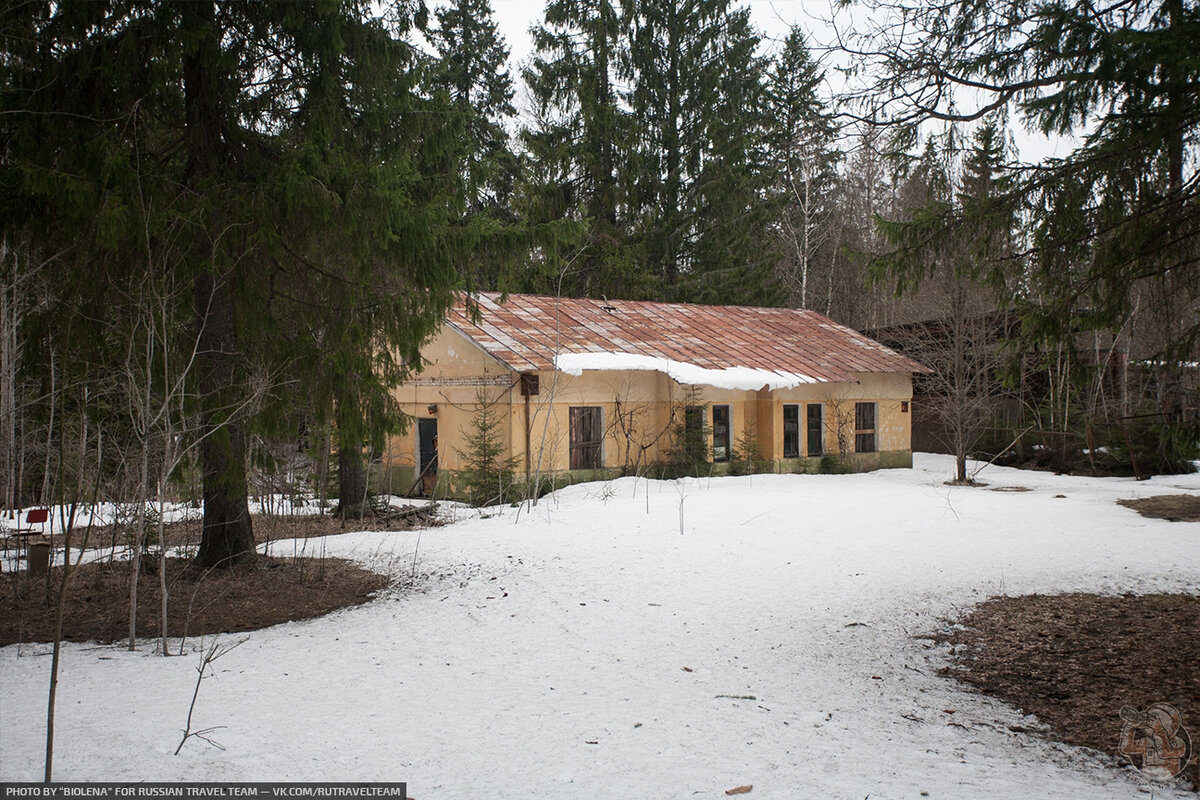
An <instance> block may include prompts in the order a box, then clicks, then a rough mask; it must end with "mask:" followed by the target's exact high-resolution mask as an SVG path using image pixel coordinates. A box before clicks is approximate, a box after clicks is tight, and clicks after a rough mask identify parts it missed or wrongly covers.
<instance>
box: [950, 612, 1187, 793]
mask: <svg viewBox="0 0 1200 800" xmlns="http://www.w3.org/2000/svg"><path fill="white" fill-rule="evenodd" d="M962 623H963V625H964V626H965V628H964V629H959V630H956V631H955V632H954V633H952V634H951V635H949V636H947V637H939V639H940V640H942V641H945V642H947V643H949V644H953V645H964V647H960V648H955V653H956V655H955V656H954V660H955V663H954V666H952V667H948V668H946V669H943V670H942V674H943V675H948V676H950V677H953V678H956V679H958V680H960V681H962V682H964V683H966V684H968V685H969V686H972V687H974V688H975V689H977V690H979V691H980V692H983V693H985V694H988V695H991V696H993V697H997V698H999V699H1001V700H1004V701H1005V702H1007V703H1009V704H1010V705H1013V706H1016V707H1017V708H1019V709H1021V710H1022V711H1023V712H1025V713H1028V714H1034V715H1035V716H1037V718H1038V719H1039V720H1041V721H1042V722H1043V723H1045V724H1046V725H1047V726H1049V728H1050V731H1051V733H1050V734H1048V735H1050V736H1052V737H1053V738H1056V739H1059V740H1061V741H1063V742H1066V743H1068V744H1073V745H1081V746H1084V747H1090V748H1094V749H1096V750H1100V751H1102V752H1105V753H1108V754H1110V755H1113V756H1116V757H1118V758H1122V756H1121V754H1120V752H1119V749H1118V748H1119V746H1120V742H1121V731H1122V724H1123V722H1122V719H1121V716H1120V712H1121V709H1122V708H1123V707H1124V706H1132V707H1133V708H1135V709H1138V710H1142V709H1145V708H1147V707H1148V706H1150V705H1151V704H1153V703H1170V704H1171V705H1173V706H1174V707H1175V708H1176V709H1178V710H1179V711H1180V713H1181V714H1182V716H1183V725H1184V727H1185V728H1186V729H1187V730H1188V731H1190V733H1191V739H1192V742H1193V743H1196V742H1198V741H1200V669H1197V664H1200V633H1198V632H1200V597H1197V596H1195V595H1190V594H1156V595H1138V596H1133V595H1128V596H1123V597H1101V596H1097V595H1092V594H1067V595H1026V596H1022V597H1001V598H993V599H991V600H988V601H987V602H985V603H983V604H981V605H980V606H978V607H977V608H976V609H975V610H974V611H972V612H971V614H970V615H969V616H967V617H966V619H964V620H963V621H962ZM1194 750H1195V748H1194V747H1193V752H1194ZM1183 777H1185V778H1186V779H1187V780H1189V781H1190V782H1191V783H1192V785H1193V786H1200V771H1198V767H1197V763H1196V760H1195V759H1194V758H1193V760H1192V763H1191V765H1190V766H1189V767H1188V768H1187V769H1186V770H1185V772H1184V775H1183Z"/></svg>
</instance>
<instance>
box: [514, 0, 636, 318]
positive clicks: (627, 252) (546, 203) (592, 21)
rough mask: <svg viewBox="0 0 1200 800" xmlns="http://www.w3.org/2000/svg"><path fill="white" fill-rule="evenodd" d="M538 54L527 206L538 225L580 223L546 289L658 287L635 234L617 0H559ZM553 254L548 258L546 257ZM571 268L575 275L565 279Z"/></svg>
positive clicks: (586, 291) (548, 14) (583, 292)
mask: <svg viewBox="0 0 1200 800" xmlns="http://www.w3.org/2000/svg"><path fill="white" fill-rule="evenodd" d="M533 41H534V45H535V47H536V48H537V53H536V55H535V56H534V58H533V61H532V63H531V64H530V65H529V67H528V68H526V69H525V71H524V79H525V83H526V85H527V86H528V88H529V93H530V97H531V99H532V101H533V104H534V108H533V112H534V124H532V125H530V126H527V127H526V128H525V129H524V130H523V131H522V139H523V142H524V144H525V148H526V150H527V153H528V159H529V162H530V163H529V166H528V173H527V182H526V185H525V187H524V208H525V212H526V215H527V216H528V218H529V220H530V222H531V224H534V225H536V224H538V223H545V222H548V221H551V220H556V219H566V220H571V221H573V222H575V225H574V226H572V227H571V228H568V229H566V230H564V231H563V233H564V234H565V235H566V238H565V239H563V240H561V241H558V242H556V243H555V245H556V246H555V247H553V248H551V249H552V250H554V251H555V252H558V251H565V252H567V253H569V254H570V255H569V256H567V263H560V262H559V261H552V262H551V263H547V264H546V265H545V268H546V271H545V272H544V273H543V277H542V280H541V282H540V286H539V287H538V288H540V289H541V290H548V291H551V292H556V291H559V290H562V291H564V292H566V293H568V294H572V295H578V296H593V297H595V296H600V295H602V294H611V295H613V296H614V297H641V296H647V295H648V294H651V293H652V290H651V289H650V287H648V286H647V284H646V273H645V270H644V269H642V267H641V265H640V264H639V261H640V258H639V256H638V254H637V253H636V252H633V251H631V249H630V244H629V241H628V237H629V232H628V226H629V219H628V217H629V214H630V213H632V212H631V209H630V207H629V200H628V187H627V185H626V182H625V180H624V179H623V177H622V176H623V175H624V174H625V173H626V172H627V171H628V170H629V168H630V166H631V165H630V163H629V158H630V156H631V151H630V149H629V144H628V142H629V139H628V137H629V118H628V113H627V111H626V110H625V109H624V108H623V107H622V106H621V103H620V97H619V93H618V81H619V76H620V74H621V73H620V69H621V62H622V59H623V53H624V50H625V47H626V44H625V42H624V40H623V38H622V27H621V16H620V11H619V9H618V7H617V5H616V4H615V3H614V2H613V0H550V2H548V3H547V4H546V9H545V21H544V24H542V25H539V26H536V27H535V28H534V29H533ZM543 257H545V256H544V255H543ZM556 272H562V274H563V276H564V278H565V280H561V281H560V280H558V279H557V278H556V276H555V273H556Z"/></svg>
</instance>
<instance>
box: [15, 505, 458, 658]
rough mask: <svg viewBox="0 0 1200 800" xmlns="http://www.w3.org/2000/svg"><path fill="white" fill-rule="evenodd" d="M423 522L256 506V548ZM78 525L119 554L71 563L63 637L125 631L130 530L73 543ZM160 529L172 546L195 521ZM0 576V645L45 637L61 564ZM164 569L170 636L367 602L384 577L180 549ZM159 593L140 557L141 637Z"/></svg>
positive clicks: (297, 561)
mask: <svg viewBox="0 0 1200 800" xmlns="http://www.w3.org/2000/svg"><path fill="white" fill-rule="evenodd" d="M431 524H438V523H437V522H436V521H432V520H430V518H429V517H426V516H411V517H409V518H406V519H395V518H392V519H386V520H380V519H368V520H354V521H350V522H343V521H342V520H339V519H335V518H332V517H328V516H321V515H308V516H256V517H255V518H254V533H255V539H256V540H257V541H258V543H259V548H260V550H264V549H265V550H266V551H267V552H272V549H271V548H270V547H269V544H270V543H272V542H278V541H281V540H287V539H308V538H313V537H319V536H330V535H335V534H340V533H345V532H347V531H361V530H409V529H412V528H416V527H428V526H429V525H431ZM85 535H86V542H87V546H88V547H89V548H93V549H97V548H98V549H100V551H101V553H103V552H104V551H106V550H107V551H110V552H111V553H113V554H114V556H118V557H110V558H102V559H100V560H98V561H96V562H94V563H90V564H85V565H83V566H82V567H79V568H77V569H75V570H73V571H72V575H71V579H70V583H69V587H68V594H67V599H66V604H65V609H66V610H65V617H64V620H63V639H64V640H67V641H96V642H115V641H119V640H121V639H123V638H125V637H127V636H128V635H129V588H130V580H131V570H130V564H129V562H128V561H127V560H124V559H122V558H120V557H119V554H120V553H122V552H124V551H125V550H126V543H127V542H128V541H129V540H130V534H129V530H128V528H122V527H121V526H106V527H102V528H94V529H92V530H90V531H86V534H85V531H82V530H80V531H76V532H75V533H74V534H73V536H72V546H73V547H78V546H79V544H80V543H81V542H83V541H84V539H85ZM165 538H166V540H167V542H168V544H169V545H171V546H172V547H182V548H190V547H195V546H197V545H198V544H199V542H200V521H199V520H189V521H185V522H178V523H173V524H171V525H167V526H166V528H165ZM53 540H54V541H53V545H54V546H55V547H56V548H61V547H62V546H63V537H62V536H61V535H55V536H54V537H53ZM275 550H276V552H277V551H278V550H279V548H275ZM288 550H291V548H290V547H289V548H288ZM73 552H74V551H73ZM310 552H311V550H310ZM0 578H2V580H0V646H3V645H8V644H13V643H16V642H47V641H52V639H53V635H54V601H55V599H56V598H57V593H58V586H59V582H60V581H61V580H62V568H61V567H56V568H54V569H52V570H51V571H50V573H49V575H48V576H47V577H38V578H32V579H31V578H30V576H29V575H28V573H26V572H24V571H20V572H11V573H6V574H3V575H0ZM167 579H168V583H167V595H168V604H167V606H168V617H167V632H168V634H169V635H170V637H172V638H177V637H180V636H184V635H186V636H189V637H190V636H201V635H206V634H211V633H222V632H232V631H247V630H255V629H258V628H264V627H267V626H270V625H276V624H279V623H281V622H287V621H289V620H300V619H309V618H312V617H318V616H322V615H324V614H328V613H329V612H331V611H334V610H336V609H339V608H345V607H347V606H352V605H357V604H359V603H363V602H366V601H367V600H368V599H370V597H371V596H372V594H373V593H374V592H376V591H378V590H379V589H381V588H383V587H384V586H386V585H387V583H388V579H387V578H385V577H384V576H382V575H378V574H376V573H374V572H371V571H369V570H366V569H363V568H362V567H359V566H357V565H355V564H352V563H350V562H348V561H343V560H341V559H336V558H296V557H291V558H273V557H260V558H259V559H258V560H257V562H256V563H254V564H252V565H248V566H243V567H237V568H234V569H219V570H205V571H200V570H197V569H195V568H194V567H192V566H191V564H190V562H189V561H188V560H186V559H170V560H169V562H168V566H167ZM160 601H161V595H160V591H159V580H158V561H157V559H156V558H155V559H150V558H146V559H144V560H143V568H142V570H141V575H140V576H139V580H138V615H137V616H138V636H139V637H153V636H158V635H159V617H160V610H159V606H160Z"/></svg>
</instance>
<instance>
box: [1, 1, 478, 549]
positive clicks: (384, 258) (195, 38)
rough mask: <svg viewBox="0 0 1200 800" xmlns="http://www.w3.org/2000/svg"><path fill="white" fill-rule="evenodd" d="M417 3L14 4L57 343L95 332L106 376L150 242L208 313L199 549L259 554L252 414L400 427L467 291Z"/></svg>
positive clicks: (450, 148)
mask: <svg viewBox="0 0 1200 800" xmlns="http://www.w3.org/2000/svg"><path fill="white" fill-rule="evenodd" d="M420 16H421V14H420V8H419V7H418V6H416V5H409V4H407V3H394V4H390V5H387V6H385V7H383V8H381V9H380V8H377V7H376V6H374V5H371V4H367V3H358V2H341V3H333V4H329V3H287V4H216V3H212V2H202V1H200V0H198V1H197V2H190V3H181V4H160V3H151V2H129V3H121V4H91V3H88V4H61V5H57V6H49V5H43V4H25V5H22V6H21V7H19V8H18V9H16V10H15V13H14V14H12V15H9V16H6V17H5V18H4V21H3V24H4V25H5V26H6V30H5V34H6V35H5V37H4V47H5V48H6V52H5V57H4V58H0V68H2V69H3V70H4V75H3V77H4V81H3V87H4V90H3V93H2V95H0V97H2V103H3V108H2V110H3V112H4V113H3V114H2V115H0V119H2V120H3V121H2V122H0V124H2V125H4V132H3V134H4V140H5V142H6V147H5V148H4V151H3V156H2V160H0V167H2V170H3V172H2V173H0V174H2V178H0V180H2V185H3V192H4V194H3V199H2V202H3V204H4V208H5V209H6V210H9V211H11V212H12V213H11V214H7V215H5V217H4V220H3V223H0V224H3V225H4V231H3V235H4V236H5V237H6V238H9V237H12V238H14V239H18V240H21V241H28V242H29V243H30V246H31V247H33V248H35V249H37V250H38V251H39V252H43V253H48V254H49V253H59V254H60V255H61V256H62V257H60V258H57V259H54V260H52V261H50V262H48V263H49V264H50V267H48V276H50V277H53V279H54V280H55V281H56V282H57V283H58V285H60V286H61V287H62V289H61V290H60V291H59V293H58V294H57V296H56V298H55V301H54V302H53V303H51V304H49V305H48V306H47V307H46V309H45V314H44V319H46V320H55V321H56V324H58V325H59V326H60V327H61V328H62V329H63V331H64V334H63V335H62V336H60V337H58V338H57V339H55V346H56V347H61V348H62V352H61V353H60V357H59V363H63V362H64V361H66V360H68V359H65V358H63V354H65V353H74V352H80V353H83V352H87V351H89V350H91V351H97V354H96V357H95V358H94V359H80V363H82V364H84V365H86V366H81V367H79V368H80V369H81V370H84V369H86V370H87V372H86V373H85V375H86V376H87V377H88V378H89V379H92V380H97V381H99V380H101V379H102V378H103V375H102V374H99V373H93V372H92V370H94V369H95V365H96V364H98V363H104V359H105V358H106V357H108V358H110V359H111V355H112V354H111V353H106V352H104V348H106V347H109V346H111V345H112V343H113V341H117V339H118V338H119V337H113V338H112V340H106V339H103V338H101V337H97V336H96V335H95V334H94V328H95V320H97V319H100V320H103V319H105V318H106V317H107V316H111V317H114V318H116V317H119V316H121V314H119V313H118V312H120V309H121V308H122V304H123V303H128V302H130V301H129V299H128V298H127V297H125V296H124V295H125V292H124V290H126V289H127V288H128V287H129V286H130V285H134V284H132V283H131V281H130V277H131V276H132V275H134V274H135V273H137V271H138V270H142V269H144V267H145V266H146V264H147V263H149V262H150V261H151V260H154V262H155V268H156V269H168V270H171V271H172V272H173V274H174V276H175V282H176V283H177V284H183V285H191V286H192V287H193V289H194V291H193V295H192V297H191V298H190V302H187V303H186V304H184V303H182V302H181V303H180V304H179V305H178V306H177V308H176V312H177V313H180V314H187V315H189V316H190V317H191V319H192V321H193V324H192V325H190V326H187V329H188V330H190V331H191V332H192V335H197V336H198V347H197V348H196V369H195V370H194V372H193V373H190V374H189V381H192V383H191V384H190V386H191V388H190V390H189V392H188V395H189V397H191V398H192V400H191V402H192V410H193V411H194V413H196V414H197V415H198V416H199V417H200V419H201V422H202V426H203V428H202V431H201V438H200V440H199V442H200V450H201V462H202V471H203V477H204V487H203V488H204V500H205V504H204V506H205V507H204V515H205V518H204V532H203V537H202V541H201V547H200V552H199V555H198V561H199V562H200V563H201V564H204V565H216V564H221V565H227V564H232V563H235V562H238V561H243V560H246V559H249V558H252V557H253V555H254V540H253V533H252V530H251V527H250V518H249V514H248V508H247V498H246V474H245V469H246V465H245V439H246V435H247V431H248V430H252V429H257V430H269V429H278V428H280V427H281V426H283V425H286V424H288V423H290V422H294V421H295V420H296V417H297V414H296V413H294V410H295V409H296V408H297V407H298V406H300V405H309V401H310V399H311V400H312V401H313V403H314V404H315V405H316V407H317V408H318V413H319V414H324V415H326V416H332V415H333V414H334V413H335V411H336V412H337V414H338V415H339V418H338V420H337V422H338V426H339V438H341V439H343V440H345V439H349V440H353V441H352V445H351V446H352V447H354V448H357V447H358V446H359V445H361V443H362V442H363V441H364V440H365V439H366V438H368V437H367V434H368V433H371V432H374V431H378V430H380V429H382V428H386V427H387V426H389V425H392V426H394V425H395V424H396V420H397V417H396V415H395V408H394V404H392V403H391V402H390V399H389V397H388V395H387V389H388V387H389V386H391V385H394V384H395V382H396V381H398V380H399V379H400V378H402V377H403V375H404V374H406V372H407V370H409V369H411V368H412V367H413V366H414V365H416V364H417V363H418V358H419V353H418V350H419V345H420V341H421V340H422V338H423V337H424V336H426V335H428V333H429V332H430V331H431V330H432V329H433V328H434V327H435V326H436V324H437V321H438V320H439V319H440V316H441V313H442V311H443V310H444V309H445V307H446V306H447V305H448V304H449V302H450V299H451V287H452V286H453V284H454V282H455V280H456V278H457V274H456V271H455V264H456V262H457V257H458V256H459V249H458V246H457V244H456V242H458V241H459V239H458V238H457V237H456V235H455V233H454V229H453V228H452V227H451V223H452V222H454V221H455V220H456V219H457V215H458V209H459V208H461V192H460V189H459V184H458V180H457V178H451V179H447V177H446V176H447V175H454V174H455V173H454V170H453V169H451V168H450V165H452V164H454V163H457V158H456V157H455V147H456V143H457V142H459V141H460V139H459V137H458V136H457V135H456V133H455V128H454V126H453V124H452V123H451V124H447V122H446V120H447V119H451V118H450V117H449V116H448V115H447V114H445V113H443V112H444V109H442V108H439V107H438V106H437V105H436V102H435V101H431V100H430V99H429V98H428V97H426V96H424V95H423V94H422V92H421V89H420V87H419V85H418V80H419V75H420V62H419V59H418V58H417V57H416V55H415V51H414V50H413V48H412V47H411V46H410V45H409V44H408V43H407V42H406V41H405V40H404V35H405V30H406V29H407V28H408V27H409V26H411V25H412V24H413V23H414V22H417V21H419V18H420ZM9 48H11V49H9ZM17 51H20V52H17ZM160 253H170V254H171V258H170V259H169V260H166V261H164V260H163V259H161V258H159V257H158V254H160ZM51 273H52V276H51ZM83 276H86V280H85V279H84V277H83ZM94 312H98V313H94ZM110 312H111V313H110ZM124 316H125V317H126V318H132V317H133V316H134V315H132V314H125V315H124ZM181 327H182V326H181ZM118 352H119V351H118ZM109 363H112V362H111V360H110V361H109ZM298 386H299V387H303V389H304V391H298V390H297V387H298ZM344 445H345V442H344V441H343V446H344ZM347 449H350V448H347Z"/></svg>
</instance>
